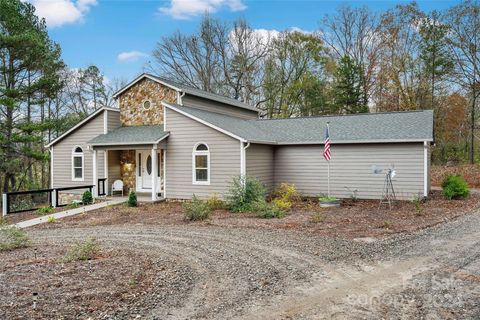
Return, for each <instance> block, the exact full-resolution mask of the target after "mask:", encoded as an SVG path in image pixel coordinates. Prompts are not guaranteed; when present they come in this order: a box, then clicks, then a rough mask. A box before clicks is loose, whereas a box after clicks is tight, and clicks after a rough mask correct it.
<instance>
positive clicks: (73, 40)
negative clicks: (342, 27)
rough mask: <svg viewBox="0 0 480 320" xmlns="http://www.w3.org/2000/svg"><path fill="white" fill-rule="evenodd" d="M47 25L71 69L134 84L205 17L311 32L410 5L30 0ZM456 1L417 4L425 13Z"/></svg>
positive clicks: (374, 0)
mask: <svg viewBox="0 0 480 320" xmlns="http://www.w3.org/2000/svg"><path fill="white" fill-rule="evenodd" d="M29 1H30V2H31V3H32V4H33V5H34V6H35V7H36V12H37V14H38V15H39V16H41V17H44V18H45V19H46V22H47V26H48V30H49V34H50V37H51V38H52V39H53V40H54V41H55V42H57V43H58V44H60V46H61V48H62V56H63V59H64V61H65V62H66V64H67V65H68V66H69V67H70V68H85V67H87V66H88V65H90V64H95V65H97V66H98V67H99V68H100V70H102V71H103V73H104V75H105V76H106V78H107V79H114V78H118V79H124V80H127V81H129V80H132V79H133V78H135V76H137V75H138V74H140V73H141V72H142V71H144V69H145V68H146V66H148V63H149V61H151V59H152V58H151V52H152V51H153V49H154V48H155V44H156V43H157V42H158V41H159V40H160V39H161V37H162V36H168V35H170V34H172V33H173V32H175V31H176V30H180V31H181V32H184V33H191V32H193V31H194V30H195V29H196V27H197V26H198V22H199V20H200V19H201V16H202V15H203V13H205V12H207V11H208V12H209V13H210V14H211V15H213V16H215V17H219V18H221V19H223V20H227V21H233V20H236V19H238V18H245V19H246V20H247V21H248V22H249V23H250V25H251V26H252V27H253V28H255V29H266V30H277V31H281V30H285V29H291V28H299V29H302V30H305V31H313V30H315V29H317V28H318V25H319V21H320V20H321V19H322V17H323V16H324V15H325V14H334V12H335V9H336V8H337V7H338V6H339V5H341V4H349V5H351V6H364V5H366V6H368V7H369V8H371V9H373V10H378V11H383V10H386V9H389V8H392V7H393V6H395V4H398V3H408V2H409V1H391V0H389V1H385V0H384V1H380V0H357V1H337V0H328V1H322V0H310V1H303V0H300V1H292V0H277V1H272V0H252V1H248V0H196V1H195V0H164V1H153V0H29ZM457 2H458V1H454V0H436V1H435V0H428V1H427V0H423V1H422V0H419V1H417V3H418V4H419V6H420V8H421V9H422V10H424V11H426V12H428V11H431V10H442V9H445V8H448V7H450V6H452V5H454V4H456V3H457Z"/></svg>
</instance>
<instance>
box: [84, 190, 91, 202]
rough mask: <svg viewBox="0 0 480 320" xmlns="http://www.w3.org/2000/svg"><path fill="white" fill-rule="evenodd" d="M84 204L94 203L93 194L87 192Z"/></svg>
mask: <svg viewBox="0 0 480 320" xmlns="http://www.w3.org/2000/svg"><path fill="white" fill-rule="evenodd" d="M82 203H83V204H91V203H93V197H92V193H91V192H90V191H85V192H84V193H83V194H82Z"/></svg>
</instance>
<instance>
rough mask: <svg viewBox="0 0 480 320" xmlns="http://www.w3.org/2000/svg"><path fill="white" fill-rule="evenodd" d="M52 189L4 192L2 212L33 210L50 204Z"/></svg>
mask: <svg viewBox="0 0 480 320" xmlns="http://www.w3.org/2000/svg"><path fill="white" fill-rule="evenodd" d="M52 191H53V189H38V190H29V191H15V192H7V193H4V194H3V201H2V202H3V203H2V205H3V211H4V213H3V214H4V215H5V214H7V213H18V212H26V211H33V210H37V209H38V208H41V207H45V206H52Z"/></svg>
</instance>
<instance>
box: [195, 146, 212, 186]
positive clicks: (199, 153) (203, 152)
mask: <svg viewBox="0 0 480 320" xmlns="http://www.w3.org/2000/svg"><path fill="white" fill-rule="evenodd" d="M201 144H203V145H205V146H206V147H207V150H201V151H198V150H197V147H198V146H199V145H201ZM196 156H207V180H206V181H198V180H197V174H196V169H197V168H196V165H195V157H196ZM210 170H211V166H210V147H209V146H208V144H206V143H205V142H197V143H196V144H195V146H194V147H193V150H192V184H194V185H210Z"/></svg>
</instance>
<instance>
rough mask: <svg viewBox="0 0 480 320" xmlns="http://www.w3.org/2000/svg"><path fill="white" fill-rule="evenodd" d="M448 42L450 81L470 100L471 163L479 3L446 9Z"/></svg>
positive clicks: (479, 56) (479, 83)
mask: <svg viewBox="0 0 480 320" xmlns="http://www.w3.org/2000/svg"><path fill="white" fill-rule="evenodd" d="M446 23H447V24H448V25H449V30H450V32H449V34H448V43H449V45H450V47H451V50H452V54H453V56H454V57H455V77H454V81H455V82H456V83H457V84H458V85H460V86H461V87H462V88H464V89H465V90H466V91H467V93H468V95H469V96H470V100H471V107H470V152H469V160H470V163H472V164H473V163H474V160H475V159H474V154H475V125H476V120H477V119H476V108H477V101H478V97H479V95H480V5H479V4H478V2H476V1H470V0H467V1H465V2H463V3H461V4H459V5H456V6H454V7H452V8H451V9H449V10H448V12H447V15H446Z"/></svg>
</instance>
